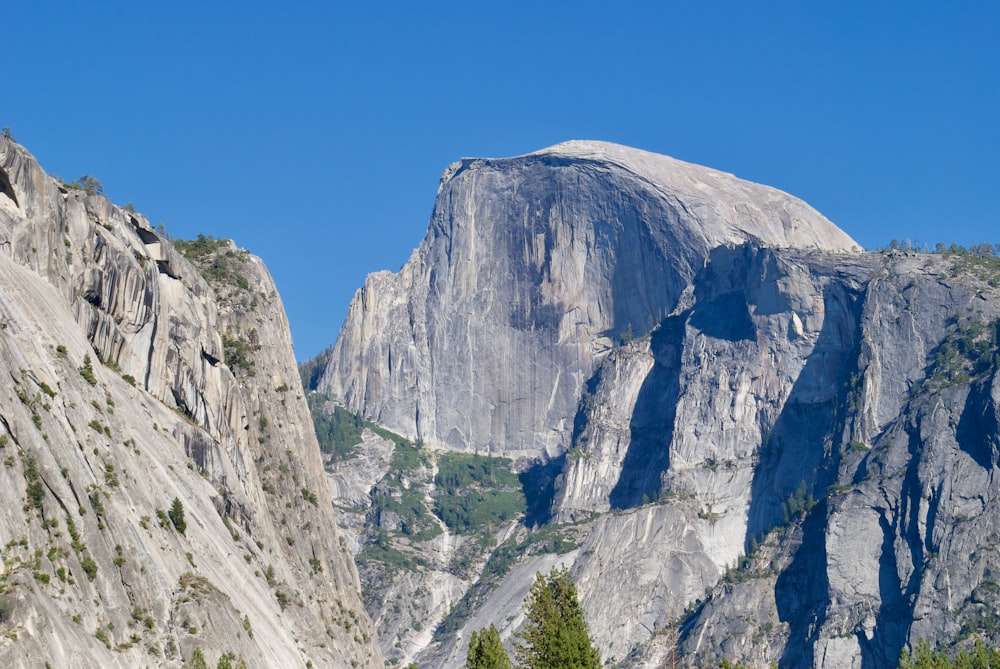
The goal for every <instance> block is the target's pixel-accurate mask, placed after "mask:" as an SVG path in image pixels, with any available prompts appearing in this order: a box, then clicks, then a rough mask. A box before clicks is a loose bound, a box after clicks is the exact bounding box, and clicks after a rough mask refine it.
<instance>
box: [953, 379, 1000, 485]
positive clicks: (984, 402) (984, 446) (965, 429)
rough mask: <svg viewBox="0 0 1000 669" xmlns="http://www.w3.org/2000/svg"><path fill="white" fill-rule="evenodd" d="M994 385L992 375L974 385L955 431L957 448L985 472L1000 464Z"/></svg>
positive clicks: (998, 429) (998, 427)
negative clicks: (992, 390) (991, 393)
mask: <svg viewBox="0 0 1000 669" xmlns="http://www.w3.org/2000/svg"><path fill="white" fill-rule="evenodd" d="M994 373H995V372H994ZM991 381H992V375H990V376H989V377H987V378H986V379H985V380H982V381H976V382H974V383H972V385H971V387H970V389H969V396H968V397H967V398H966V400H965V407H964V408H963V409H962V417H961V418H960V419H959V421H958V427H957V428H956V430H955V440H956V441H957V442H958V447H959V448H961V449H962V450H963V451H965V452H966V453H968V455H969V457H971V458H972V459H973V460H975V461H976V464H977V465H979V466H980V467H982V468H983V469H986V470H991V469H993V467H994V466H995V464H997V463H998V460H1000V458H998V453H997V450H998V446H1000V444H997V443H996V435H998V434H1000V426H998V425H997V414H996V408H995V406H994V405H993V401H992V398H991V396H990V390H991V386H992V383H991ZM991 437H992V438H991Z"/></svg>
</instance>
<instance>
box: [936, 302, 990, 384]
mask: <svg viewBox="0 0 1000 669" xmlns="http://www.w3.org/2000/svg"><path fill="white" fill-rule="evenodd" d="M998 342H1000V319H998V320H996V321H993V322H992V323H990V324H984V323H982V322H980V321H976V320H971V319H970V320H962V319H961V318H960V317H959V316H958V315H957V314H956V316H955V318H954V323H953V324H952V326H951V327H950V328H949V330H948V333H947V334H946V335H945V338H944V340H943V341H942V342H941V344H940V345H939V346H938V347H937V349H936V350H935V352H934V359H933V360H932V362H931V365H930V373H929V374H928V376H927V380H926V381H925V382H924V388H925V389H927V390H932V391H933V390H941V389H944V388H947V387H949V386H955V385H960V384H963V383H968V382H969V381H971V380H973V379H976V378H978V377H981V376H983V375H984V374H987V373H989V372H990V370H992V369H995V368H996V367H997V366H998V365H1000V348H998Z"/></svg>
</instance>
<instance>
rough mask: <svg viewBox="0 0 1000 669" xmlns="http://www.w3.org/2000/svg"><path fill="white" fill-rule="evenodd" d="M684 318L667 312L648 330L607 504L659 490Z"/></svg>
mask: <svg viewBox="0 0 1000 669" xmlns="http://www.w3.org/2000/svg"><path fill="white" fill-rule="evenodd" d="M686 320H687V315H686V314H682V315H680V316H671V317H669V318H667V319H665V320H664V321H663V323H662V324H661V325H660V327H659V328H657V329H656V330H654V331H653V332H652V334H651V335H650V343H649V347H650V351H651V353H652V355H653V361H654V362H653V368H652V369H651V370H650V371H649V374H647V375H646V378H645V379H644V380H643V382H642V387H641V388H640V389H639V394H638V397H637V399H636V404H635V409H634V411H633V413H632V419H631V421H630V423H629V430H630V433H631V434H630V440H629V445H628V450H627V451H626V453H625V458H624V459H623V460H622V469H621V473H620V474H619V476H618V481H617V482H616V483H615V487H614V488H613V489H612V490H611V495H610V497H609V501H610V503H611V508H612V509H628V508H631V507H635V506H639V505H640V504H643V503H649V502H650V501H656V500H657V499H658V498H659V496H660V488H661V487H662V485H663V482H662V476H663V472H665V471H666V470H667V467H668V466H669V465H670V442H671V441H672V439H673V434H674V419H675V417H676V414H677V399H678V395H679V393H680V391H679V388H680V371H681V352H682V350H683V347H684V330H685V322H686Z"/></svg>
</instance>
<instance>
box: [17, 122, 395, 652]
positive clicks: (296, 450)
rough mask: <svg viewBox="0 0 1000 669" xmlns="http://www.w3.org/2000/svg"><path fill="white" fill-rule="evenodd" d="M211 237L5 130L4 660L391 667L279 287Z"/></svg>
mask: <svg viewBox="0 0 1000 669" xmlns="http://www.w3.org/2000/svg"><path fill="white" fill-rule="evenodd" d="M201 242H202V244H201V245H200V246H199V245H198V244H196V243H189V244H187V245H184V244H182V243H180V242H177V248H182V247H183V248H185V250H186V251H188V253H189V255H191V257H192V258H194V259H195V260H196V261H197V263H198V265H199V266H197V267H196V266H195V265H193V264H192V263H191V262H189V261H188V260H187V259H186V258H185V256H184V255H182V254H181V253H179V252H178V251H177V250H176V249H175V246H174V245H172V244H171V243H170V242H169V241H167V240H166V239H164V238H163V237H162V235H161V234H159V233H157V232H155V231H154V230H152V229H151V228H150V227H149V224H148V222H147V221H146V220H145V219H144V218H143V217H142V216H140V215H138V214H135V213H133V212H131V211H126V210H123V209H121V208H118V207H116V206H114V205H112V204H111V203H110V202H109V201H108V200H107V199H105V198H104V197H102V196H100V195H94V194H88V193H87V192H85V191H83V190H80V189H78V188H74V187H71V186H67V185H65V184H63V183H62V182H59V181H58V180H56V179H53V178H51V177H49V176H47V175H45V174H44V173H43V172H42V170H41V169H40V168H39V166H38V164H37V163H36V162H35V160H34V159H33V158H32V157H31V156H30V154H28V153H27V152H26V151H25V150H24V149H23V148H21V147H20V146H18V145H16V144H14V143H13V142H11V141H8V140H5V139H0V286H2V288H0V376H3V377H4V378H6V379H7V382H6V384H4V390H3V392H0V458H2V459H3V461H4V466H3V468H2V469H0V478H2V479H3V480H2V483H0V489H2V490H4V496H5V500H6V503H5V504H4V505H3V510H2V511H0V544H2V546H3V548H2V550H3V564H4V571H3V574H2V577H0V593H2V594H0V628H2V630H3V635H2V637H0V663H2V664H3V665H4V666H10V667H36V666H41V665H42V664H45V665H46V666H48V665H51V666H75V667H132V666H153V665H155V666H181V664H182V663H183V662H185V661H186V660H188V659H190V658H191V657H192V655H193V654H194V653H195V652H196V649H200V651H201V652H202V654H203V656H204V657H205V658H206V660H207V661H208V663H209V664H210V665H211V666H215V664H216V662H217V660H218V659H219V658H220V657H221V656H222V655H223V654H225V653H231V654H232V655H233V658H234V660H233V664H234V665H235V664H236V659H238V658H239V657H240V656H242V657H243V658H244V659H245V661H246V663H247V665H248V666H250V667H276V666H287V667H292V666H304V665H306V664H307V662H311V666H326V667H344V666H358V667H378V666H382V659H381V654H380V652H379V649H378V647H377V646H376V645H375V634H374V630H373V628H372V626H371V623H370V621H369V619H368V617H367V616H366V614H365V612H364V610H363V608H362V606H361V603H360V598H359V584H358V579H357V573H356V571H355V568H354V564H353V561H352V559H351V555H350V552H349V550H348V548H347V546H346V543H345V542H344V541H343V540H342V539H341V538H340V537H339V534H338V532H337V531H336V529H335V519H334V516H333V512H332V509H331V508H330V505H329V504H328V503H324V502H323V500H324V499H325V491H326V482H325V477H324V472H323V468H322V463H321V461H320V458H319V450H318V446H317V443H316V438H315V434H314V432H313V430H312V425H311V422H310V419H309V413H308V408H307V406H306V403H305V400H304V399H303V395H302V390H301V385H300V382H299V379H298V374H297V373H296V368H295V362H294V357H293V354H292V347H291V338H290V335H289V330H288V323H287V321H286V318H285V315H284V311H283V309H282V306H281V302H280V300H279V298H278V296H277V293H276V292H275V290H274V284H273V282H272V281H271V278H270V276H269V275H268V273H267V270H266V269H265V268H264V266H263V264H262V263H261V261H260V260H259V259H257V258H255V257H252V256H250V255H249V254H248V253H246V252H245V251H242V250H239V249H237V248H235V247H234V246H232V245H231V243H228V242H226V243H222V242H215V241H214V240H208V241H206V240H201ZM203 274H204V275H205V276H203ZM205 277H208V279H209V280H206V278H205ZM174 500H178V502H177V504H178V505H179V507H180V509H179V510H180V511H181V512H182V516H183V521H182V522H181V519H180V518H178V515H177V514H176V513H174V515H171V513H173V512H176V511H178V508H177V506H176V505H174ZM182 527H183V528H185V529H184V530H183V531H181V528H182Z"/></svg>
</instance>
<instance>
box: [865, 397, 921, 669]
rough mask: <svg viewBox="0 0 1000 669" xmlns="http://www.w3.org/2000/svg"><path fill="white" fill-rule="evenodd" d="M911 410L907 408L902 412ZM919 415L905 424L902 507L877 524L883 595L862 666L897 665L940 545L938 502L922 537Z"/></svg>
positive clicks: (885, 514) (884, 515) (894, 445)
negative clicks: (927, 562) (927, 561)
mask: <svg viewBox="0 0 1000 669" xmlns="http://www.w3.org/2000/svg"><path fill="white" fill-rule="evenodd" d="M910 410H911V409H910V408H909V407H907V408H906V409H904V412H909V411H910ZM919 421H920V418H919V416H918V417H917V419H916V422H915V424H909V425H907V426H906V440H905V448H907V450H908V456H909V460H908V462H907V465H906V472H905V474H904V476H903V483H902V486H901V488H900V495H899V502H900V504H899V506H898V508H897V509H895V514H893V515H888V514H890V513H892V510H883V511H882V513H881V515H880V516H879V527H880V529H881V530H882V550H881V554H880V555H879V564H878V587H879V599H880V600H881V602H880V604H879V608H878V612H877V613H876V614H875V630H874V632H873V634H872V639H871V641H868V640H867V639H866V638H864V636H863V635H859V636H858V642H859V644H860V646H861V666H862V667H864V669H877V668H878V667H886V666H895V664H896V662H898V661H899V654H900V652H901V651H902V650H903V646H904V645H905V644H906V641H907V638H908V637H909V632H910V625H911V623H912V621H913V607H914V604H915V603H916V600H917V594H918V593H919V591H920V582H921V580H922V579H923V575H924V555H925V552H928V551H929V552H936V551H937V546H934V545H930V544H929V542H930V541H931V540H932V539H931V538H932V535H933V531H934V523H935V522H936V520H937V509H938V504H937V501H936V500H930V501H929V502H928V508H927V511H926V520H925V522H926V530H925V533H924V534H925V536H924V537H922V536H921V531H920V526H921V515H922V509H921V505H922V504H923V503H924V500H923V486H922V484H921V481H920V461H921V458H922V456H923V451H924V445H923V442H922V440H921V437H920V427H919ZM901 447H902V446H901V445H899V444H898V443H890V444H888V445H887V448H890V449H894V448H901ZM900 539H902V543H905V545H906V551H905V553H904V552H902V551H897V546H899V545H900V541H899V540H900ZM907 553H908V554H909V564H908V565H907V566H906V568H905V569H904V572H905V573H907V574H909V576H908V577H907V578H906V579H905V581H904V579H903V577H902V576H900V566H899V558H900V557H905V555H906V554H907Z"/></svg>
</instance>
